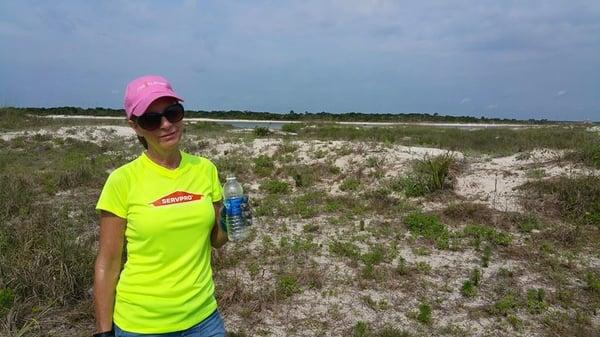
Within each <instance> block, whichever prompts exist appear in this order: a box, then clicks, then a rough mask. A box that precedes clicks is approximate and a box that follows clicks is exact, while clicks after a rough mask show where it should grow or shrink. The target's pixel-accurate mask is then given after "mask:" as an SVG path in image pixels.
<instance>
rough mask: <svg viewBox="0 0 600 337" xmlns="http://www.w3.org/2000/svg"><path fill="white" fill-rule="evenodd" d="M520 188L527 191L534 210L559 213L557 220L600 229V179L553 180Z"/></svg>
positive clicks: (584, 177) (537, 182)
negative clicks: (534, 206) (541, 206)
mask: <svg viewBox="0 0 600 337" xmlns="http://www.w3.org/2000/svg"><path fill="white" fill-rule="evenodd" d="M520 189H523V190H526V191H528V192H529V193H528V195H529V196H530V198H537V199H534V200H532V201H533V202H534V203H535V204H536V207H538V208H540V204H541V205H544V206H545V207H543V208H542V209H548V210H549V211H550V212H555V211H558V212H559V215H560V217H562V218H563V219H565V220H568V221H573V222H575V223H576V224H579V225H593V226H597V227H599V228H600V177H598V176H594V175H586V176H579V177H574V178H570V177H559V178H556V179H549V180H541V181H530V182H527V183H525V184H523V185H522V186H521V187H520Z"/></svg>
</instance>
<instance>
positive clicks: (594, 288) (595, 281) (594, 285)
mask: <svg viewBox="0 0 600 337" xmlns="http://www.w3.org/2000/svg"><path fill="white" fill-rule="evenodd" d="M585 281H586V284H587V289H588V290H589V291H591V292H592V293H595V294H596V295H600V278H599V277H597V276H596V275H594V273H591V272H590V273H587V274H586V275H585Z"/></svg>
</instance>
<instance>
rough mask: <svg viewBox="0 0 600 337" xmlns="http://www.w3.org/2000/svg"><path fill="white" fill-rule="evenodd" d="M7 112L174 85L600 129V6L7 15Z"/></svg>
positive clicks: (78, 7) (337, 6) (109, 103)
mask: <svg viewBox="0 0 600 337" xmlns="http://www.w3.org/2000/svg"><path fill="white" fill-rule="evenodd" d="M0 43H2V45H3V46H9V47H5V50H6V52H5V53H2V54H1V55H0V75H1V76H0V105H2V106H18V107H36V106H37V107H56V106H78V107H83V108H93V107H107V108H117V109H118V108H121V107H122V93H123V89H124V87H125V85H126V84H127V82H128V81H129V80H131V79H133V78H135V77H137V76H140V75H144V74H160V75H163V76H165V77H167V78H168V79H169V80H170V81H171V82H172V84H173V87H174V88H175V90H176V91H177V92H178V93H179V94H180V95H182V96H183V97H184V98H185V99H186V102H185V105H186V107H188V108H189V109H191V110H206V111H211V110H240V111H244V110H250V111H268V112H274V113H287V112H289V111H290V110H294V111H295V112H298V113H302V112H304V111H309V112H320V111H326V112H330V113H344V112H353V111H354V112H362V113H413V112H414V113H429V114H434V113H438V114H440V115H451V116H473V117H481V116H485V117H488V118H508V119H512V118H515V119H525V120H526V119H530V118H532V119H548V120H559V121H560V120H571V121H585V120H597V119H598V117H597V116H599V115H600V95H598V92H600V56H599V55H600V2H597V1H591V0H584V1H579V2H576V3H573V2H564V1H558V0H549V1H541V0H538V1H529V2H526V3H521V2H515V1H499V2H498V1H496V2H493V1H468V0H459V1H456V2H452V3H448V2H445V1H440V0H436V1H429V2H403V3H399V2H396V1H386V0H370V1H364V0H360V1H359V0H346V1H342V0H325V1H315V0H313V1H281V2H268V1H233V2H227V3H222V2H218V1H193V0H186V1H172V2H155V1H153V2H147V1H104V2H97V3H96V2H94V3H87V2H77V1H59V2H50V3H47V2H41V1H4V2H2V3H0Z"/></svg>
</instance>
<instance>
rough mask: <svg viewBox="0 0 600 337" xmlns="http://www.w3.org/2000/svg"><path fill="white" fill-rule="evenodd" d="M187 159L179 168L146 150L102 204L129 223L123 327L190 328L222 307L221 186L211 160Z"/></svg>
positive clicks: (119, 294) (113, 180) (118, 316)
mask: <svg viewBox="0 0 600 337" xmlns="http://www.w3.org/2000/svg"><path fill="white" fill-rule="evenodd" d="M181 156H182V157H181V162H180V164H179V167H177V168H176V169H174V170H169V169H167V168H164V167H162V166H160V165H158V164H156V163H154V162H153V161H152V160H150V159H149V158H148V157H147V156H146V154H142V155H141V156H140V157H138V158H137V159H135V160H133V161H131V162H130V163H128V164H125V165H123V166H121V167H119V168H118V169H116V170H115V171H113V172H112V173H111V174H110V176H109V177H108V179H107V181H106V184H105V185H104V188H103V190H102V194H101V195H100V199H99V200H98V204H97V205H96V209H97V210H105V211H108V212H111V213H113V214H115V215H117V216H119V217H121V218H124V219H126V220H127V229H126V230H125V239H126V245H127V246H126V248H127V262H126V263H125V267H124V269H123V271H122V272H121V275H120V278H119V281H118V284H117V289H116V298H115V308H114V314H113V321H114V322H115V324H117V325H118V326H119V327H120V328H121V329H123V330H125V331H130V332H137V333H164V332H172V331H179V330H184V329H187V328H189V327H191V326H193V325H195V324H197V323H199V322H201V321H202V320H204V319H205V318H206V317H208V316H209V315H210V314H212V313H213V312H214V311H215V310H216V308H217V302H216V300H215V297H214V283H213V279H212V269H211V265H210V254H211V245H210V233H211V230H212V227H213V225H214V222H215V212H214V208H213V202H217V201H220V200H221V198H222V188H221V184H220V182H219V178H218V175H217V169H216V167H215V165H214V164H213V163H212V162H210V161H209V160H208V159H206V158H202V157H196V156H192V155H189V154H186V153H184V152H181Z"/></svg>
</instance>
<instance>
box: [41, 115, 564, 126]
mask: <svg viewBox="0 0 600 337" xmlns="http://www.w3.org/2000/svg"><path fill="white" fill-rule="evenodd" d="M43 117H47V118H73V119H106V120H123V117H112V116H93V117H92V116H86V115H49V116H43ZM186 121H188V122H220V123H223V122H225V123H227V122H229V123H244V122H246V123H264V124H272V123H278V124H279V123H285V124H290V123H291V124H295V123H304V121H288V120H263V119H218V118H191V117H190V118H186ZM333 124H340V125H366V126H401V125H415V126H439V127H459V128H484V129H485V128H531V127H539V126H542V125H528V124H515V123H500V124H496V123H426V122H423V123H399V122H333ZM543 126H552V125H550V124H547V125H543Z"/></svg>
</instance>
